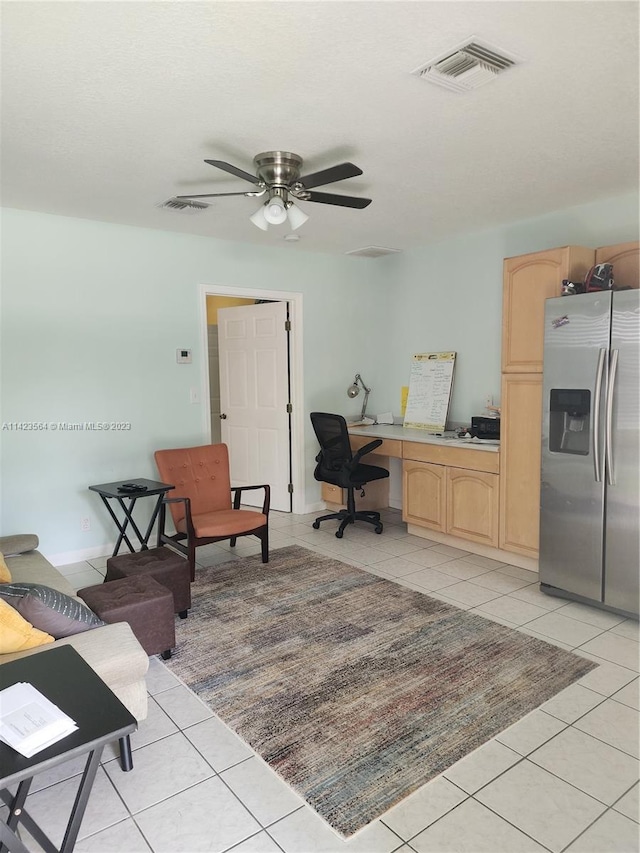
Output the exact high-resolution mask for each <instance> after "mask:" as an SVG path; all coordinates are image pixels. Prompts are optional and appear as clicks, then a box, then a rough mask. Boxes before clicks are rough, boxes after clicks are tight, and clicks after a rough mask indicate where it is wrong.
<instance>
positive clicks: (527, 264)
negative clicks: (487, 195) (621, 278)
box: [502, 246, 595, 373]
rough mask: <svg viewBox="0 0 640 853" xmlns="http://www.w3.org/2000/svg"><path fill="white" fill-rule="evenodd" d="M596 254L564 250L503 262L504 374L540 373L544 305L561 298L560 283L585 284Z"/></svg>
mask: <svg viewBox="0 0 640 853" xmlns="http://www.w3.org/2000/svg"><path fill="white" fill-rule="evenodd" d="M594 263H595V252H594V250H593V249H586V248H584V247H583V246H564V247H562V248H560V249H549V250H547V251H544V252H534V253H533V254H530V255H520V256H519V257H516V258H506V259H505V261H504V290H503V304H502V371H503V373H541V372H542V350H543V344H544V301H545V299H548V298H549V297H551V296H560V295H561V293H562V280H563V279H565V278H568V279H569V280H570V281H584V278H585V276H586V274H587V272H588V271H589V269H590V267H592V266H593V264H594Z"/></svg>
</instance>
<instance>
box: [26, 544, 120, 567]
mask: <svg viewBox="0 0 640 853" xmlns="http://www.w3.org/2000/svg"><path fill="white" fill-rule="evenodd" d="M115 547H116V543H115V542H106V543H105V544H104V545H94V546H92V547H91V548H82V549H81V550H80V551H63V552H62V553H61V554H45V553H44V551H41V553H42V554H43V556H45V557H46V558H47V560H49V562H50V563H51V565H53V566H56V567H57V566H68V565H69V564H70V563H82V562H84V561H85V560H92V559H95V558H96V557H104V556H109V557H110V556H111V554H112V553H113V549H114V548H115Z"/></svg>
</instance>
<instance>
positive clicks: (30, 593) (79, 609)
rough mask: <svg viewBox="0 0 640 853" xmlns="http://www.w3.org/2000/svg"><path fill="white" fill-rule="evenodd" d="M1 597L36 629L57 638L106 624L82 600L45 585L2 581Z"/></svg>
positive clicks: (0, 585) (0, 587) (0, 586)
mask: <svg viewBox="0 0 640 853" xmlns="http://www.w3.org/2000/svg"><path fill="white" fill-rule="evenodd" d="M0 598H3V599H4V600H5V601H6V602H7V604H10V605H11V606H12V607H14V608H15V609H16V610H17V611H18V613H19V614H20V615H21V616H22V617H23V618H24V619H26V620H27V622H31V624H32V625H33V627H34V628H39V629H40V630H41V631H46V633H47V634H51V636H52V637H54V638H55V639H56V640H58V639H60V637H69V636H71V634H79V633H81V632H82V631H89V630H90V629H91V628H97V627H99V626H100V625H104V624H105V623H104V622H103V621H102V620H101V619H99V618H98V617H97V616H96V614H95V613H94V612H93V610H89V608H88V607H86V606H85V605H84V604H82V602H80V601H77V600H76V599H75V598H71V597H70V596H69V595H65V594H64V593H63V592H58V590H57V589H52V588H51V587H49V586H42V584H37V583H19V582H17V581H14V582H13V583H3V584H0Z"/></svg>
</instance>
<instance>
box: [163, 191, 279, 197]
mask: <svg viewBox="0 0 640 853" xmlns="http://www.w3.org/2000/svg"><path fill="white" fill-rule="evenodd" d="M265 192H266V190H256V191H255V192H253V191H252V190H247V191H246V192H243V193H201V194H200V195H177V196H174V198H219V197H220V196H223V195H245V196H247V197H248V198H257V197H258V196H261V195H263V194H264V193H265Z"/></svg>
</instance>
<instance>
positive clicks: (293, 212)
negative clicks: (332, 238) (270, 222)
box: [287, 202, 309, 231]
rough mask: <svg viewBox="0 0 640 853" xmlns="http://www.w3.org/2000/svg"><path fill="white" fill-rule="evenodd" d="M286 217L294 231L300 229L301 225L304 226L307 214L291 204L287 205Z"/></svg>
mask: <svg viewBox="0 0 640 853" xmlns="http://www.w3.org/2000/svg"><path fill="white" fill-rule="evenodd" d="M287 217H288V219H289V225H290V226H291V227H292V228H293V230H294V231H295V230H296V229H297V228H300V226H301V225H304V223H305V222H306V221H307V219H308V218H309V217H308V216H307V214H306V213H305V212H304V211H303V210H301V209H300V208H299V207H298V206H297V205H296V204H294V203H293V202H290V203H289V207H288V208H287Z"/></svg>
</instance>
